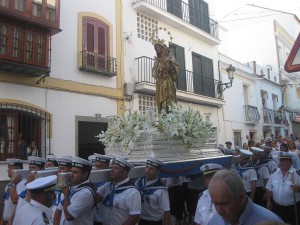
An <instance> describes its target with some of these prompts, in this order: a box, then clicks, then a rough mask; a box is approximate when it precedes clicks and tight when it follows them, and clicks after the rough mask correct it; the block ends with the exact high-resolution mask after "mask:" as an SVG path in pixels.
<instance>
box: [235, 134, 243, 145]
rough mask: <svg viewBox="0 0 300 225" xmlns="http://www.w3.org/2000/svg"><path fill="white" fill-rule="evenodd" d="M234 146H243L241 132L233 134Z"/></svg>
mask: <svg viewBox="0 0 300 225" xmlns="http://www.w3.org/2000/svg"><path fill="white" fill-rule="evenodd" d="M233 139H234V146H242V133H241V132H240V131H234V132H233Z"/></svg>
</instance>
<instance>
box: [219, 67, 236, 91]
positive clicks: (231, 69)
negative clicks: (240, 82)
mask: <svg viewBox="0 0 300 225" xmlns="http://www.w3.org/2000/svg"><path fill="white" fill-rule="evenodd" d="M235 70H236V69H235V67H234V66H232V65H231V64H230V65H229V66H228V68H227V69H226V71H227V73H228V79H229V80H230V82H228V83H222V81H219V82H218V92H219V93H220V94H222V93H223V91H225V90H226V89H227V88H230V87H232V81H233V78H234V72H235Z"/></svg>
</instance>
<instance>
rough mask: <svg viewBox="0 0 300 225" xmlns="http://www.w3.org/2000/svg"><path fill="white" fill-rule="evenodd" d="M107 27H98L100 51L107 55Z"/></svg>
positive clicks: (101, 53)
mask: <svg viewBox="0 0 300 225" xmlns="http://www.w3.org/2000/svg"><path fill="white" fill-rule="evenodd" d="M105 36H106V35H105V29H104V28H102V27H98V53H99V54H100V55H106V54H107V52H106V48H105V43H106V41H107V40H106V38H105Z"/></svg>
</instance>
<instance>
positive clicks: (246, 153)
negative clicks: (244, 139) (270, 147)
mask: <svg viewBox="0 0 300 225" xmlns="http://www.w3.org/2000/svg"><path fill="white" fill-rule="evenodd" d="M240 152H241V157H244V158H250V156H251V155H253V153H252V152H250V151H249V150H245V149H240Z"/></svg>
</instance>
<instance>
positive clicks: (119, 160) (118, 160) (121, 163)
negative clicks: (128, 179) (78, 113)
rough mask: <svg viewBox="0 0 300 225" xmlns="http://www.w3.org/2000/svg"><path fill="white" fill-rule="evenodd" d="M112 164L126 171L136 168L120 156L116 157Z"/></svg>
mask: <svg viewBox="0 0 300 225" xmlns="http://www.w3.org/2000/svg"><path fill="white" fill-rule="evenodd" d="M112 164H117V165H119V166H121V167H123V168H124V169H126V170H128V171H129V170H130V169H131V168H133V167H134V166H133V165H132V164H131V163H130V162H128V161H127V160H126V159H125V158H123V157H121V156H118V155H116V156H115V157H114V158H113V161H112Z"/></svg>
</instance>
